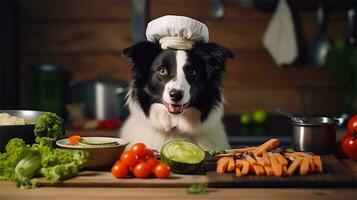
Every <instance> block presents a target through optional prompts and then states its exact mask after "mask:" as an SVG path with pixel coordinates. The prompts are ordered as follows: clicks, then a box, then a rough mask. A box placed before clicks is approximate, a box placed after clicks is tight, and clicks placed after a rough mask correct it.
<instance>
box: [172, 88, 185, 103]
mask: <svg viewBox="0 0 357 200" xmlns="http://www.w3.org/2000/svg"><path fill="white" fill-rule="evenodd" d="M169 96H170V99H171V100H172V101H174V102H178V101H180V100H181V99H182V97H183V92H182V91H181V90H175V89H172V90H170V92H169Z"/></svg>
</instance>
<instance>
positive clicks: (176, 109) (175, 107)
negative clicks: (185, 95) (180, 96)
mask: <svg viewBox="0 0 357 200" xmlns="http://www.w3.org/2000/svg"><path fill="white" fill-rule="evenodd" d="M168 109H169V112H170V113H174V114H180V113H182V112H183V105H172V104H169V106H168Z"/></svg>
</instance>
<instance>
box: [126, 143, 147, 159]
mask: <svg viewBox="0 0 357 200" xmlns="http://www.w3.org/2000/svg"><path fill="white" fill-rule="evenodd" d="M145 149H146V146H145V144H143V143H136V144H134V146H132V147H131V149H130V151H131V152H133V153H135V154H136V155H138V156H139V158H144V157H145Z"/></svg>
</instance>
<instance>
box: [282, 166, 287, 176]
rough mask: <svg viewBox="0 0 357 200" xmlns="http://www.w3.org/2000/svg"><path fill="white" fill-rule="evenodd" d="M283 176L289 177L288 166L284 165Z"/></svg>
mask: <svg viewBox="0 0 357 200" xmlns="http://www.w3.org/2000/svg"><path fill="white" fill-rule="evenodd" d="M282 174H283V176H287V175H288V167H287V166H286V165H283V168H282Z"/></svg>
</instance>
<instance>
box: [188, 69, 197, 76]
mask: <svg viewBox="0 0 357 200" xmlns="http://www.w3.org/2000/svg"><path fill="white" fill-rule="evenodd" d="M188 74H189V75H190V76H196V74H197V72H196V70H194V69H189V70H188Z"/></svg>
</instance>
